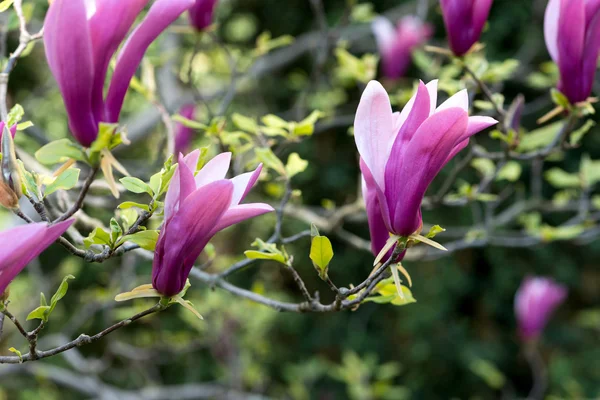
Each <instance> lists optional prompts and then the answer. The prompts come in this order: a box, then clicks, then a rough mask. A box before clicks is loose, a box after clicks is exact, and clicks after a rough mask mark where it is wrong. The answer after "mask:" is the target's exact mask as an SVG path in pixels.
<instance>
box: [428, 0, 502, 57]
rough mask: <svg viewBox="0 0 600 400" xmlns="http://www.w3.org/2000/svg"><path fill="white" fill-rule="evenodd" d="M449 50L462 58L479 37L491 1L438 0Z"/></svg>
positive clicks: (490, 6)
mask: <svg viewBox="0 0 600 400" xmlns="http://www.w3.org/2000/svg"><path fill="white" fill-rule="evenodd" d="M440 6H441V7H442V16H443V17H444V25H446V33H447V34H448V41H449V42H450V48H451V49H452V51H453V52H454V54H456V55H457V56H462V55H464V54H465V53H466V52H468V51H469V49H471V47H473V45H474V44H475V43H477V41H478V40H479V37H480V36H481V31H483V27H484V26H485V21H486V20H487V18H488V15H489V13H490V8H492V0H440Z"/></svg>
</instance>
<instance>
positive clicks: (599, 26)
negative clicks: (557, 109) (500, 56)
mask: <svg viewBox="0 0 600 400" xmlns="http://www.w3.org/2000/svg"><path fill="white" fill-rule="evenodd" d="M544 38H545V39H546V47H547V48H548V52H549V53H550V56H551V57H552V59H553V60H554V62H555V63H556V64H558V69H559V71H560V81H559V83H558V90H560V91H561V92H562V93H563V94H564V95H565V96H566V97H567V98H568V99H569V101H570V102H571V103H573V104H574V103H577V102H580V101H585V100H586V99H587V98H588V97H589V96H590V94H591V92H592V85H593V83H594V77H595V75H596V66H597V62H598V52H599V51H600V1H598V0H550V1H549V2H548V6H547V7H546V15H545V17H544Z"/></svg>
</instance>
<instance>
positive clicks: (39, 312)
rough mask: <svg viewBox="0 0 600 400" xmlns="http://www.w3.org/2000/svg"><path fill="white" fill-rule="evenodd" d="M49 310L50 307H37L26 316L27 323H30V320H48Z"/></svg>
mask: <svg viewBox="0 0 600 400" xmlns="http://www.w3.org/2000/svg"><path fill="white" fill-rule="evenodd" d="M49 310H50V306H39V307H38V308H36V309H35V310H33V311H32V312H30V313H29V314H28V315H27V319H26V320H27V321H31V320H32V319H41V320H42V321H47V320H48V317H47V316H48V311H49Z"/></svg>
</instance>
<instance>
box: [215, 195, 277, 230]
mask: <svg viewBox="0 0 600 400" xmlns="http://www.w3.org/2000/svg"><path fill="white" fill-rule="evenodd" d="M271 211H275V210H274V209H273V207H271V206H270V205H268V204H263V203H250V204H240V205H236V206H233V207H230V208H229V209H228V210H227V211H226V212H225V214H223V216H222V217H221V219H220V220H219V222H218V223H217V225H216V226H215V228H214V229H213V231H212V235H214V234H216V233H217V232H219V231H221V230H223V229H225V228H228V227H230V226H231V225H235V224H238V223H240V222H242V221H245V220H247V219H250V218H254V217H258V216H259V215H263V214H266V213H269V212H271Z"/></svg>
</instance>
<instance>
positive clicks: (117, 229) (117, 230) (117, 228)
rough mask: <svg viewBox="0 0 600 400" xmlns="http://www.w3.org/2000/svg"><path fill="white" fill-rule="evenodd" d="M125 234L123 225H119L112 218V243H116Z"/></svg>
mask: <svg viewBox="0 0 600 400" xmlns="http://www.w3.org/2000/svg"><path fill="white" fill-rule="evenodd" d="M122 234H123V228H121V225H119V223H118V222H117V220H116V219H114V218H111V219H110V241H111V243H115V242H116V241H117V239H118V238H119V236H121V235H122Z"/></svg>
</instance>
